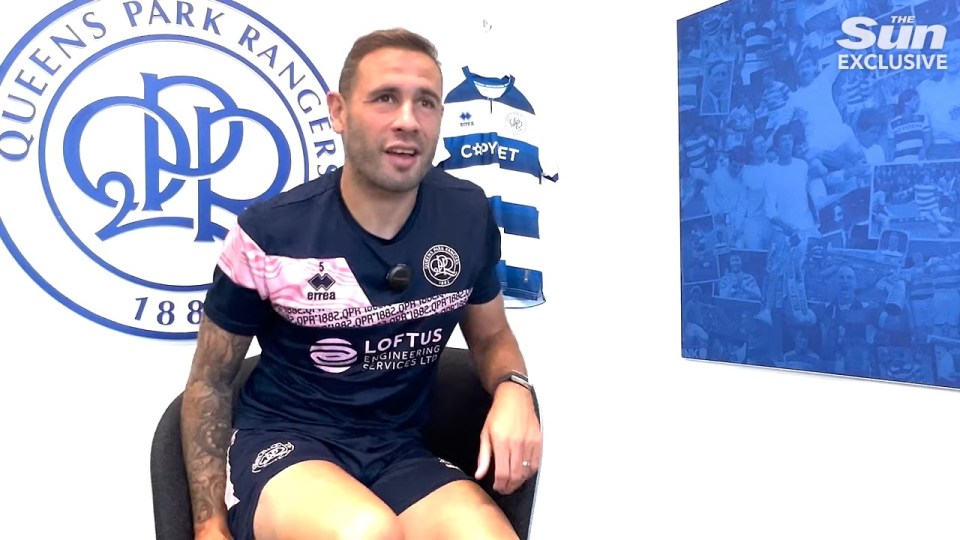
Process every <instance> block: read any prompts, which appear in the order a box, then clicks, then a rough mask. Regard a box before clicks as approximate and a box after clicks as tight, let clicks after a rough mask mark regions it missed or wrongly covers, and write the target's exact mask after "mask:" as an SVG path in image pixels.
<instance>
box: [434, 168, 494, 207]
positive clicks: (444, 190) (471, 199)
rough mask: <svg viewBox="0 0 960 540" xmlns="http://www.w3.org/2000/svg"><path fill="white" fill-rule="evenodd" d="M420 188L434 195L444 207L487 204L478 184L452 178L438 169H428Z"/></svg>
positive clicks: (483, 192) (484, 194) (455, 177)
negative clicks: (449, 205)
mask: <svg viewBox="0 0 960 540" xmlns="http://www.w3.org/2000/svg"><path fill="white" fill-rule="evenodd" d="M421 186H422V187H423V188H424V189H428V190H430V191H431V192H432V193H434V195H435V196H436V197H437V199H438V200H439V201H440V202H441V203H442V204H444V205H447V204H454V205H461V204H468V205H469V204H477V203H483V204H486V202H487V194H486V192H485V191H484V190H483V188H482V187H480V185H479V184H477V183H475V182H473V181H471V180H466V179H464V178H459V177H457V176H454V175H452V174H450V173H449V172H447V171H445V170H443V169H441V168H440V167H434V168H432V169H430V170H429V171H428V172H427V175H426V176H425V177H424V179H423V183H422V184H421Z"/></svg>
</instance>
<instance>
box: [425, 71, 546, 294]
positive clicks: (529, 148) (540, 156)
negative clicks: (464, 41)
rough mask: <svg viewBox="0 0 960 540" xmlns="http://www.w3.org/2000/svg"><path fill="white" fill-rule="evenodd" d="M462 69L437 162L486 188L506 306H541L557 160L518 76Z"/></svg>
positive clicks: (447, 109)
mask: <svg viewBox="0 0 960 540" xmlns="http://www.w3.org/2000/svg"><path fill="white" fill-rule="evenodd" d="M463 75H464V80H463V81H462V82H461V83H460V84H459V85H457V86H456V87H454V88H453V89H452V90H451V91H450V92H449V93H448V94H447V96H446V98H445V99H444V116H443V124H442V127H441V131H440V135H441V138H442V140H443V144H442V145H439V146H438V148H437V156H436V160H435V162H436V163H437V165H438V166H439V167H441V168H442V169H444V170H446V171H447V172H449V173H450V174H453V175H454V176H457V177H459V178H463V179H466V180H470V181H472V182H475V183H476V184H478V185H479V186H480V187H481V188H483V190H484V192H486V194H487V197H488V200H489V202H490V205H491V208H492V209H493V214H494V217H495V219H496V221H497V225H498V226H499V227H500V229H501V231H502V232H503V237H502V246H503V247H502V252H503V260H501V261H500V266H499V268H498V274H499V277H500V282H501V286H502V288H503V294H504V300H505V302H506V306H507V307H508V308H519V307H531V306H536V305H539V304H542V303H543V302H544V294H543V264H544V257H543V256H542V252H543V251H542V250H543V248H544V241H543V237H542V236H541V213H542V212H544V211H545V210H546V207H547V206H548V205H549V204H548V202H547V197H548V193H547V191H548V190H549V189H550V187H551V185H552V184H553V183H554V182H556V181H557V180H558V178H559V174H558V172H557V166H556V164H555V163H554V162H552V161H551V159H550V158H549V150H547V151H545V149H544V143H545V142H546V137H545V135H546V134H545V133H544V130H543V128H542V126H541V124H540V122H539V121H538V118H537V116H536V113H535V112H534V110H533V106H532V105H531V104H530V102H529V101H528V100H527V98H526V96H524V95H523V93H522V92H521V91H520V90H519V89H517V87H516V84H515V83H516V81H515V78H514V77H513V76H510V75H507V76H503V77H497V78H493V77H485V76H481V75H478V74H476V73H472V72H471V71H470V69H469V67H466V66H465V67H464V68H463ZM545 154H547V157H546V158H545ZM544 180H548V182H544Z"/></svg>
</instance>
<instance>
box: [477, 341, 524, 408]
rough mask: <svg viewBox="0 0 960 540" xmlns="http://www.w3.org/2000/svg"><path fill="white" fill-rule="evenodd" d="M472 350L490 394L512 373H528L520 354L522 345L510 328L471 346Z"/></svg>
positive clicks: (484, 385) (482, 379) (484, 384)
mask: <svg viewBox="0 0 960 540" xmlns="http://www.w3.org/2000/svg"><path fill="white" fill-rule="evenodd" d="M470 349H471V354H472V355H473V357H474V360H475V362H476V364H477V370H478V371H479V374H480V380H481V381H482V382H483V387H484V388H485V389H486V390H487V392H489V393H490V394H493V393H494V391H495V390H496V389H497V383H499V382H500V379H502V378H503V376H504V375H508V374H509V373H510V372H511V371H518V372H520V373H523V374H526V373H527V366H526V364H525V363H524V361H523V355H522V354H521V353H520V345H519V344H518V343H517V338H516V337H515V336H514V335H513V332H512V331H511V330H510V328H509V327H505V328H503V329H502V330H500V331H499V332H497V333H495V334H492V335H490V336H489V337H487V338H485V339H483V340H482V341H481V342H479V343H473V344H471V347H470Z"/></svg>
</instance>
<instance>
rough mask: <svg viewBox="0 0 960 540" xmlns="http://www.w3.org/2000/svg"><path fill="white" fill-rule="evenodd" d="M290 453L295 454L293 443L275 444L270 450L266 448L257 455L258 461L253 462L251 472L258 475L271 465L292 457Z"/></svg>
mask: <svg viewBox="0 0 960 540" xmlns="http://www.w3.org/2000/svg"><path fill="white" fill-rule="evenodd" d="M290 452H293V443H290V442H285V443H279V442H278V443H273V444H271V445H270V447H269V448H265V449H263V450H261V451H260V453H259V454H257V459H255V460H253V467H252V468H251V470H252V471H253V472H255V473H258V472H260V471H262V470H263V469H265V468H266V467H268V466H269V465H271V464H273V463H276V462H278V461H280V460H281V459H283V458H285V457H287V456H288V455H290Z"/></svg>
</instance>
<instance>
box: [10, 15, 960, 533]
mask: <svg viewBox="0 0 960 540" xmlns="http://www.w3.org/2000/svg"><path fill="white" fill-rule="evenodd" d="M244 3H245V4H246V5H248V6H251V7H252V8H253V9H254V10H256V11H258V12H259V13H261V14H262V15H264V16H265V17H266V18H268V19H270V20H272V21H273V22H275V23H276V24H277V25H278V26H280V27H281V28H283V29H284V30H285V31H286V32H287V33H288V35H290V36H291V38H292V39H293V40H294V41H296V42H297V43H299V44H301V46H302V47H303V48H304V49H305V51H306V52H307V54H308V55H310V56H311V57H312V58H314V61H315V62H318V63H322V64H323V66H322V67H321V70H323V72H324V73H325V74H326V76H327V77H328V78H330V77H333V75H330V74H335V73H337V71H338V69H339V63H340V62H341V60H342V55H343V54H345V51H346V49H347V48H348V47H349V42H350V40H352V38H353V37H355V36H356V35H358V34H359V33H360V32H362V31H365V30H367V29H372V28H374V27H378V26H383V25H387V24H389V25H391V26H392V25H397V24H399V25H404V24H406V25H409V26H410V27H411V28H413V29H415V30H421V31H423V32H424V33H427V34H428V35H430V37H432V38H433V39H435V40H436V41H437V42H438V45H440V46H441V52H442V53H443V52H444V50H445V49H444V46H447V49H446V50H447V51H450V53H451V54H453V53H457V52H459V53H460V54H467V53H468V52H469V51H463V50H460V51H457V50H456V49H457V45H456V39H455V38H456V36H457V32H460V31H461V30H459V28H461V27H466V28H476V27H477V26H478V25H479V22H478V21H479V20H480V19H482V18H488V19H489V20H490V21H491V22H493V24H494V29H495V31H498V30H499V31H501V36H503V37H502V38H501V41H500V42H499V44H498V45H494V47H500V48H501V51H502V50H505V49H506V46H504V44H505V43H507V42H510V41H511V40H512V41H515V42H517V43H522V45H523V53H522V54H519V55H517V56H514V57H512V58H510V59H509V60H510V62H511V64H510V65H511V67H507V68H505V69H509V70H512V71H515V72H516V74H517V75H518V77H520V76H521V74H525V75H527V77H526V79H527V80H528V81H529V82H528V86H529V87H530V89H531V92H534V93H536V94H537V95H539V96H540V108H541V110H542V111H549V112H550V113H551V114H553V115H555V116H557V117H559V118H562V120H563V122H562V127H563V130H562V132H559V133H558V141H557V143H558V144H560V145H562V147H563V149H564V153H563V162H562V172H561V182H562V186H563V190H562V191H560V197H561V199H562V203H563V204H565V205H566V206H565V207H566V208H569V209H570V213H569V214H568V216H567V217H568V219H564V220H560V221H558V222H557V223H555V224H554V229H553V230H554V233H553V234H554V235H555V236H559V237H563V238H564V239H565V242H564V245H562V246H561V247H558V249H557V250H555V252H554V253H553V256H554V261H553V263H552V264H553V266H552V267H551V269H550V276H549V279H550V282H549V286H551V288H552V293H551V296H550V303H549V304H547V305H545V306H543V308H542V309H541V308H538V309H540V312H539V313H538V314H537V319H536V320H533V317H532V316H530V317H526V315H527V314H525V318H521V317H519V316H516V317H515V318H514V323H515V325H516V326H517V332H518V334H519V335H520V339H521V340H522V343H523V347H524V350H525V352H526V354H527V357H528V362H529V364H530V367H531V371H532V372H533V374H534V376H535V377H536V381H537V383H538V386H539V392H540V398H541V401H542V404H543V409H544V424H545V437H546V444H547V448H546V453H545V456H544V464H543V475H542V480H541V489H540V493H539V496H538V500H537V509H536V512H535V518H534V526H533V535H534V539H535V540H543V539H551V538H560V537H561V535H563V536H562V537H573V538H578V537H585V538H657V539H660V538H678V539H679V538H736V539H738V540H744V539H752V538H757V539H760V538H762V539H769V538H777V539H789V538H871V539H876V538H891V539H893V538H897V539H900V538H923V539H938V538H948V537H950V538H952V537H955V536H956V533H955V530H954V527H955V525H956V519H955V516H954V514H953V512H952V511H954V510H955V508H956V496H955V495H954V492H955V489H953V486H956V485H960V468H958V467H956V457H955V456H956V454H957V450H958V448H960V437H958V435H957V432H956V430H955V429H954V422H953V419H954V418H955V415H954V414H951V413H952V412H953V408H954V407H956V403H957V393H955V392H950V391H945V390H937V389H932V388H921V387H910V386H905V385H895V384H889V383H879V382H873V381H863V380H853V379H840V378H830V377H825V376H814V375H807V374H801V373H794V372H782V371H774V370H763V369H751V368H747V367H743V366H731V365H720V364H713V363H709V362H692V361H688V360H683V359H681V358H680V357H679V350H680V337H679V330H678V327H679V324H678V323H679V318H680V314H679V304H678V293H679V265H678V261H679V250H678V239H677V234H676V231H677V219H678V217H677V211H676V209H677V206H678V205H677V203H676V201H677V200H678V196H677V180H676V178H677V170H676V169H677V164H676V162H677V159H676V157H675V156H676V155H677V151H676V147H675V146H676V144H675V141H676V115H675V113H674V112H673V111H675V110H676V109H675V103H676V82H675V81H676V77H675V66H676V58H675V52H674V51H675V39H674V31H675V21H676V19H677V18H678V17H680V16H682V15H685V14H688V13H692V12H694V11H697V10H699V9H703V8H705V7H708V6H709V5H712V3H710V2H703V1H693V0H685V1H682V2H669V3H666V4H664V5H661V6H658V7H659V9H661V10H663V11H660V12H658V13H656V14H654V13H652V12H649V13H648V12H645V11H640V12H638V13H637V14H632V15H627V12H625V11H622V9H623V8H618V7H614V6H615V3H614V2H612V1H600V2H590V3H579V4H573V3H571V4H568V5H567V6H568V7H565V8H557V7H556V4H555V3H553V2H550V3H547V2H543V3H541V4H539V6H547V5H549V6H550V8H549V11H550V12H551V15H550V16H549V17H548V16H545V14H544V11H541V10H539V9H537V7H538V6H534V5H531V4H532V3H523V4H521V3H519V2H512V3H511V2H492V3H483V4H476V5H471V6H464V7H465V9H464V14H454V13H452V12H450V11H449V8H444V9H441V6H450V5H451V4H449V3H446V2H440V1H437V2H411V3H409V4H402V3H401V4H397V3H387V2H384V3H382V4H381V3H379V2H377V3H371V4H373V5H365V7H363V8H362V9H361V8H349V7H348V6H347V5H346V4H348V3H340V5H339V6H338V7H337V8H327V9H326V10H321V9H320V8H316V7H311V8H309V9H307V8H304V7H302V6H306V5H307V3H306V2H303V3H301V2H296V3H293V2H290V3H279V2H267V1H264V0H258V1H255V0H247V1H245V2H244ZM59 4H60V2H59V1H56V0H45V1H37V0H35V1H34V2H29V3H27V2H24V3H23V4H22V5H20V6H18V11H17V13H16V14H13V13H12V12H9V11H8V12H7V14H6V16H5V17H3V18H2V20H0V50H2V51H8V50H10V49H11V48H12V47H13V45H14V43H15V41H16V40H17V39H19V36H21V35H22V34H23V33H24V32H25V31H26V30H27V29H28V28H29V27H30V26H32V25H33V24H34V23H35V22H36V21H39V20H40V19H41V18H42V17H43V16H44V15H45V14H46V13H48V12H49V11H52V10H53V9H55V8H56V7H58V6H59ZM311 4H312V3H311ZM281 5H284V6H289V5H296V6H298V8H297V9H280V8H279V7H278V6H281ZM625 5H626V4H624V6H625ZM334 9H336V10H341V11H339V12H333V11H334ZM633 9H634V8H631V11H632V10H633ZM457 25H461V27H458V26H457ZM316 29H322V31H321V30H316ZM471 31H472V30H471ZM323 32H333V33H334V34H333V35H335V36H336V37H337V38H338V39H331V38H330V36H327V37H320V36H321V34H322V33H323ZM321 42H322V44H323V45H322V46H321V45H320V43H321ZM328 43H333V44H330V45H328ZM451 49H453V50H452V51H451ZM501 54H502V52H501ZM321 58H322V61H321ZM485 60H486V61H488V62H489V61H490V60H491V58H487V59H485ZM494 60H495V59H494ZM489 63H490V64H491V65H492V66H496V65H497V62H495V61H493V62H489ZM328 82H331V83H332V82H333V81H328ZM12 170H13V169H12V168H11V167H9V166H8V164H6V163H5V162H4V161H3V160H0V182H15V181H17V178H13V177H12V173H11V171H12ZM558 186H559V184H558ZM0 193H4V192H3V191H0ZM3 218H4V216H3V215H2V214H0V219H3ZM581 235H583V236H586V238H589V240H587V239H586V238H585V239H583V240H579V239H580V238H581ZM574 238H578V241H576V242H575V241H574ZM44 241H45V239H44V238H35V239H30V242H44ZM0 277H2V278H3V281H4V285H5V289H4V292H5V295H4V298H3V300H2V303H0V305H2V306H3V308H4V309H2V310H0V329H2V330H0V339H2V340H3V341H4V343H5V349H4V352H3V353H2V354H0V357H2V358H3V359H4V360H5V362H4V371H3V376H2V377H0V381H2V383H0V384H2V388H3V391H2V392H0V410H2V411H3V416H2V420H3V422H2V423H3V426H4V431H3V436H2V441H3V444H2V445H0V462H2V463H4V464H5V465H6V466H5V470H4V474H3V478H4V484H3V486H4V492H5V493H6V494H7V496H6V497H4V499H5V500H6V501H9V502H6V503H5V504H4V507H3V511H2V515H3V524H2V525H0V526H2V527H3V528H4V529H3V532H2V533H0V535H2V536H4V537H6V536H11V537H23V536H24V535H26V534H27V533H29V537H32V538H60V537H72V536H74V535H76V534H78V533H79V532H81V531H91V532H92V531H96V532H97V536H98V537H99V538H118V539H119V538H123V539H127V538H150V537H151V536H152V534H153V523H152V513H151V512H152V511H151V495H150V486H149V468H148V458H149V447H150V439H151V436H152V434H153V429H154V427H155V424H156V420H157V418H158V417H159V415H160V413H161V412H162V411H163V409H164V408H165V407H166V405H167V403H168V402H169V400H170V398H171V397H172V396H173V395H175V394H176V393H177V392H179V390H180V389H181V388H182V385H183V382H184V381H185V378H186V374H187V369H188V366H189V361H190V356H191V354H192V344H191V343H189V342H169V341H162V340H150V339H143V338H135V337H130V336H126V335H123V334H119V333H118V332H115V331H112V330H108V329H106V328H104V327H102V326H99V325H96V324H94V323H92V322H89V321H87V320H86V319H84V318H82V317H79V316H78V315H76V314H74V313H73V312H72V311H70V310H68V309H67V308H65V307H64V306H62V305H61V304H60V303H58V302H57V301H55V300H54V299H52V298H51V297H50V296H48V295H47V294H45V293H44V292H42V291H41V290H40V289H39V288H38V287H37V285H36V284H35V283H34V282H33V281H32V280H31V279H30V278H29V277H28V276H27V275H26V274H25V273H24V272H23V271H22V270H21V268H20V267H19V266H18V265H17V264H16V263H15V262H14V261H13V259H12V258H11V257H10V256H9V255H8V253H7V252H6V251H5V250H0ZM103 293H104V294H110V291H109V290H105V291H103ZM531 313H533V312H531Z"/></svg>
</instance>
